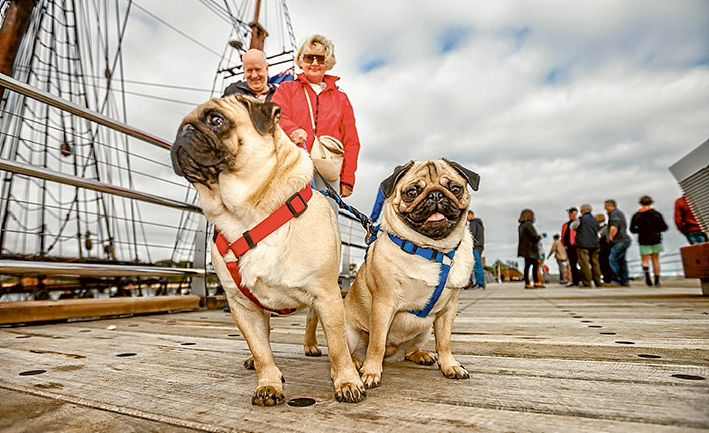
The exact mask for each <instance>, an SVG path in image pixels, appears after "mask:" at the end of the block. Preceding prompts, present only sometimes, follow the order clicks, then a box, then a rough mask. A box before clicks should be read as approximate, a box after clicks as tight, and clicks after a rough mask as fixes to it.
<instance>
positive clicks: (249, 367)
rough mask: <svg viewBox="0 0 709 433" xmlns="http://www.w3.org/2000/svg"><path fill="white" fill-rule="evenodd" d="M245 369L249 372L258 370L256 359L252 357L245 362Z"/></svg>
mask: <svg viewBox="0 0 709 433" xmlns="http://www.w3.org/2000/svg"><path fill="white" fill-rule="evenodd" d="M244 368H245V369H247V370H255V369H256V368H255V367H254V357H253V356H250V357H249V359H247V360H246V361H244Z"/></svg>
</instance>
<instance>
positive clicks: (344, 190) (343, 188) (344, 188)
mask: <svg viewBox="0 0 709 433" xmlns="http://www.w3.org/2000/svg"><path fill="white" fill-rule="evenodd" d="M351 195H352V188H350V187H349V186H348V185H345V184H343V183H341V184H340V196H341V197H343V198H344V197H349V196H351Z"/></svg>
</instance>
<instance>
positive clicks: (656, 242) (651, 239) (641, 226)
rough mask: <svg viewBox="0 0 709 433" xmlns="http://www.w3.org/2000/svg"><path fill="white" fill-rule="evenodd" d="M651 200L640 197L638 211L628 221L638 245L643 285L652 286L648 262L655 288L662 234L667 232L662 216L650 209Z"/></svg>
mask: <svg viewBox="0 0 709 433" xmlns="http://www.w3.org/2000/svg"><path fill="white" fill-rule="evenodd" d="M652 203H653V201H652V198H651V197H650V196H649V195H644V196H642V197H640V209H639V210H638V211H637V212H635V215H633V218H632V219H631V220H630V231H631V232H632V233H637V235H638V244H640V258H641V261H642V266H643V272H644V273H645V284H647V285H648V286H652V280H651V279H650V260H652V271H653V273H654V275H655V286H659V285H660V253H661V252H662V251H664V249H663V248H662V232H664V231H666V230H667V223H666V222H665V219H664V218H663V217H662V214H661V213H660V212H658V211H656V210H655V209H653V208H652V206H651V205H652Z"/></svg>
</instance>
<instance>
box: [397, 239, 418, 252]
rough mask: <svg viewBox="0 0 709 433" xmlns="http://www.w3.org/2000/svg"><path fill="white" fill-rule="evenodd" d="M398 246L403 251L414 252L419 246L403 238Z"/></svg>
mask: <svg viewBox="0 0 709 433" xmlns="http://www.w3.org/2000/svg"><path fill="white" fill-rule="evenodd" d="M400 248H401V250H402V251H404V252H405V253H409V254H416V250H418V249H419V246H418V245H416V244H415V243H413V242H410V241H407V240H404V241H403V242H402V243H401V247H400Z"/></svg>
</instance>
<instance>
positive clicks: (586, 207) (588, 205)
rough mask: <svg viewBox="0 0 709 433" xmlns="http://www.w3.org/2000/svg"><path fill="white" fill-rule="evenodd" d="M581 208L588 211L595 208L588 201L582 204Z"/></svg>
mask: <svg viewBox="0 0 709 433" xmlns="http://www.w3.org/2000/svg"><path fill="white" fill-rule="evenodd" d="M581 210H582V211H586V213H591V211H593V208H591V205H590V204H588V203H586V204H582V205H581Z"/></svg>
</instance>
